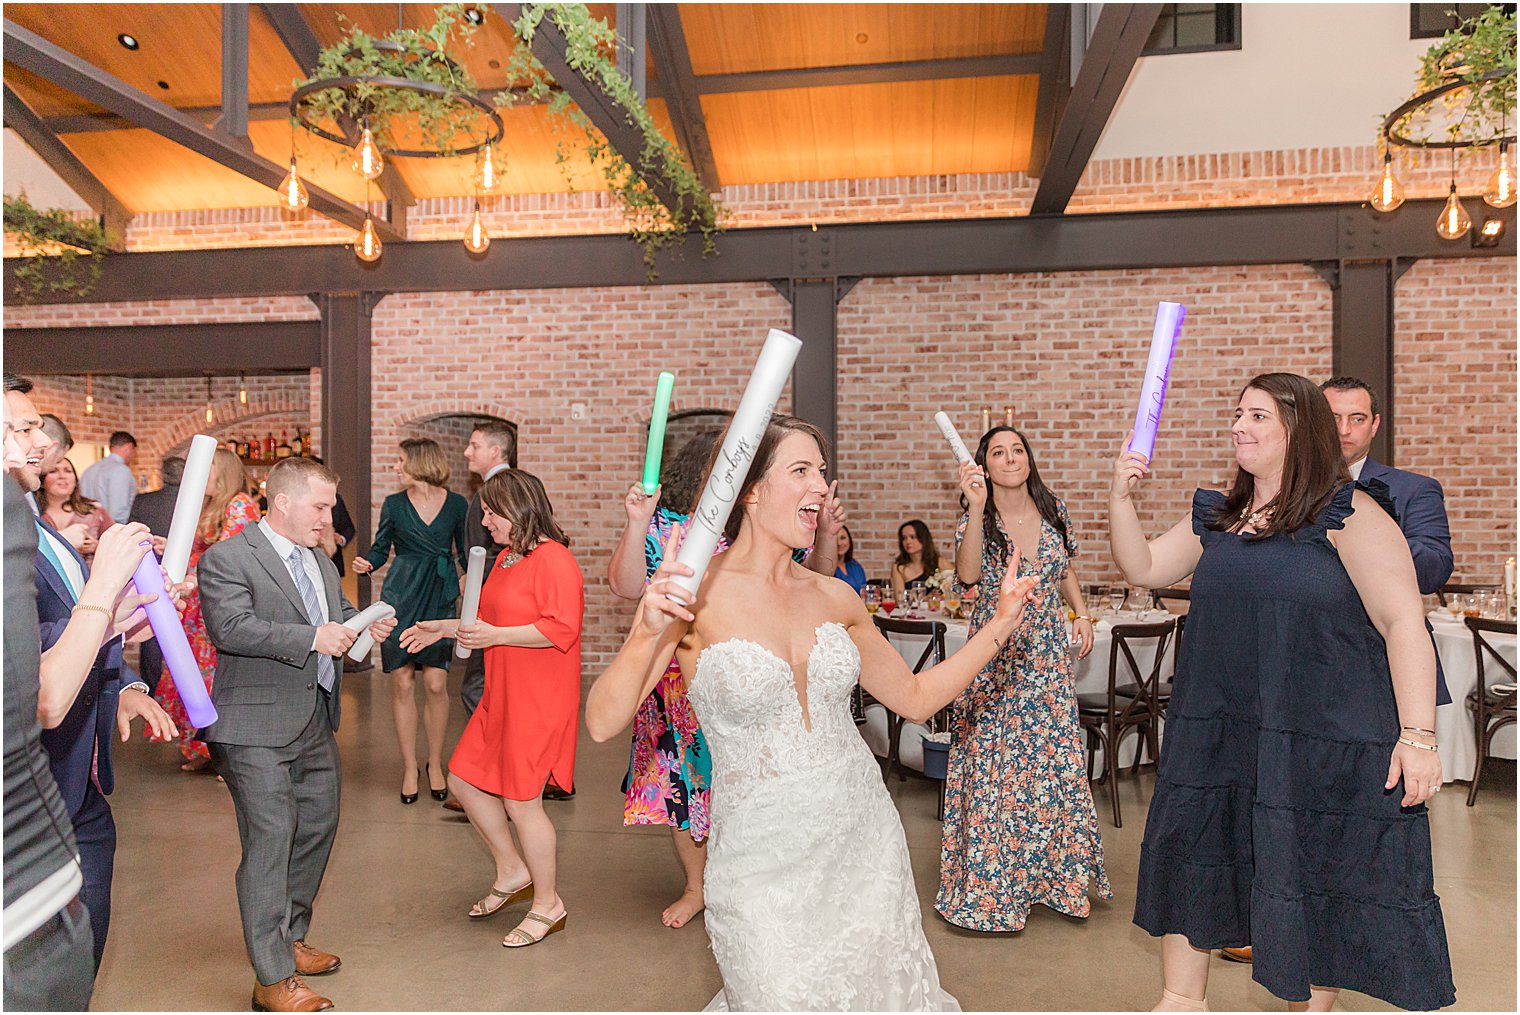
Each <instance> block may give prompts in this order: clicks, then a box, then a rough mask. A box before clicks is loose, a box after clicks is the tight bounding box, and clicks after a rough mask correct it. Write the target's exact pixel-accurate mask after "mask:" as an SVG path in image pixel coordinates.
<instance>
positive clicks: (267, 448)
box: [264, 430, 274, 462]
mask: <svg viewBox="0 0 1520 1015" xmlns="http://www.w3.org/2000/svg"><path fill="white" fill-rule="evenodd" d="M264 460H265V461H266V462H272V461H274V431H273V430H271V431H269V433H267V434H265V435H264Z"/></svg>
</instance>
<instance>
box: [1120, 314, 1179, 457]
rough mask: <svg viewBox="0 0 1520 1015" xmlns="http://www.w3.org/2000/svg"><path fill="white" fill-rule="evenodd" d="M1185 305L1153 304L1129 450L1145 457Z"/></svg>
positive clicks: (1158, 417) (1150, 448) (1152, 439)
mask: <svg viewBox="0 0 1520 1015" xmlns="http://www.w3.org/2000/svg"><path fill="white" fill-rule="evenodd" d="M1186 316H1187V308H1186V307H1184V306H1183V305H1182V304H1181V303H1167V302H1165V301H1163V302H1161V303H1158V304H1156V326H1155V328H1154V329H1153V330H1152V332H1151V351H1150V355H1149V356H1148V357H1147V358H1146V362H1145V381H1144V383H1143V384H1142V385H1141V387H1140V404H1139V406H1138V407H1137V408H1136V409H1135V435H1134V436H1133V437H1132V438H1130V442H1129V450H1131V451H1135V452H1138V453H1140V454H1142V455H1144V456H1145V457H1146V460H1147V461H1148V460H1149V459H1150V457H1151V454H1152V453H1153V452H1154V451H1155V450H1156V430H1157V429H1158V428H1159V427H1160V426H1161V407H1162V405H1163V404H1164V403H1165V401H1166V382H1167V378H1168V376H1169V375H1170V374H1171V370H1172V354H1173V352H1175V351H1176V348H1177V336H1179V335H1180V334H1182V320H1183V318H1184V317H1186Z"/></svg>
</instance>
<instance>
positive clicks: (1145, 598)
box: [1130, 589, 1151, 614]
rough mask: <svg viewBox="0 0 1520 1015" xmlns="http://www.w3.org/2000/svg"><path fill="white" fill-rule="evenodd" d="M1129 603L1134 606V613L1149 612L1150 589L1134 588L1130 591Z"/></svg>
mask: <svg viewBox="0 0 1520 1015" xmlns="http://www.w3.org/2000/svg"><path fill="white" fill-rule="evenodd" d="M1130 605H1131V606H1133V607H1134V608H1135V613H1136V614H1145V613H1149V612H1150V609H1151V590H1150V589H1135V590H1134V591H1133V592H1131V593H1130Z"/></svg>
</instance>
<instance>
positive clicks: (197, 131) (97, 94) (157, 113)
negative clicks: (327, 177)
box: [4, 20, 405, 241]
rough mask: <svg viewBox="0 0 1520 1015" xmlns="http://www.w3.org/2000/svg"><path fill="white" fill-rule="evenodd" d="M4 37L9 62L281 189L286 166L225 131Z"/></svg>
mask: <svg viewBox="0 0 1520 1015" xmlns="http://www.w3.org/2000/svg"><path fill="white" fill-rule="evenodd" d="M4 32H5V59H6V61H7V62H9V63H14V64H15V65H16V66H18V67H20V68H22V69H23V70H27V71H30V72H31V73H33V74H36V75H37V76H38V77H40V78H42V79H43V80H45V81H48V82H51V83H52V84H54V85H57V86H58V87H59V88H62V89H64V90H65V91H69V92H72V93H74V94H75V95H78V96H79V97H80V98H82V99H84V100H85V101H87V102H92V103H94V104H96V105H98V106H102V107H104V108H105V109H108V110H110V111H111V112H113V113H115V114H117V115H118V116H122V117H125V118H126V119H128V120H130V121H132V122H133V123H134V124H136V125H137V126H139V127H144V128H146V129H148V130H151V131H153V132H154V133H156V134H160V135H162V136H163V137H166V138H168V139H169V140H170V141H173V142H175V143H176V144H180V145H183V146H184V147H186V148H189V149H190V150H191V151H193V152H195V153H196V154H198V155H202V156H204V157H206V158H208V159H211V160H212V161H213V162H216V163H218V164H220V165H223V166H226V167H227V168H228V169H231V170H232V171H233V172H236V173H239V174H241V175H243V176H246V177H248V178H249V179H250V180H253V181H255V182H257V183H261V184H263V185H264V186H266V187H268V188H269V189H270V190H278V189H279V186H280V181H281V180H283V179H284V178H285V174H286V173H287V172H288V167H286V166H281V165H278V164H276V163H274V162H271V161H269V160H268V159H266V158H264V157H263V156H261V155H258V154H257V153H255V152H254V151H253V149H252V148H251V147H249V146H247V145H246V143H239V142H238V141H237V139H235V138H233V137H230V136H229V135H227V134H224V133H222V132H221V131H218V130H214V129H210V128H207V127H205V126H203V125H202V124H200V123H198V122H196V121H195V120H194V119H193V118H191V117H189V116H186V115H185V114H184V113H182V112H180V111H179V110H177V109H175V108H174V107H173V106H170V105H168V104H166V103H163V102H160V101H158V100H157V99H155V98H153V97H151V96H149V95H147V94H145V93H144V92H142V91H139V90H138V89H136V88H133V87H132V86H131V85H129V84H127V83H126V82H125V81H122V80H121V79H120V78H117V77H115V76H113V75H111V74H108V73H106V72H105V71H103V70H101V69H100V68H99V67H96V66H94V65H93V64H90V63H87V62H85V61H84V60H81V59H80V58H79V57H77V56H75V55H73V54H72V53H69V52H68V51H66V50H64V49H62V48H60V47H58V46H55V45H54V44H53V43H51V42H49V41H47V40H46V39H44V38H43V37H42V36H40V35H37V34H36V33H34V32H30V31H27V30H26V29H25V28H22V27H21V26H20V25H18V24H16V23H14V22H12V21H10V20H6V21H5V22H4ZM307 190H308V192H309V193H310V195H311V209H312V211H315V212H317V213H319V214H322V215H326V216H327V217H328V218H331V219H335V220H336V221H338V222H342V223H344V224H345V225H349V226H352V227H353V228H355V229H359V228H361V227H362V226H363V224H364V210H363V209H362V208H359V207H358V206H357V205H353V204H350V203H349V202H347V201H345V200H343V199H342V198H341V197H338V196H337V195H336V194H333V193H331V192H329V191H326V190H323V189H322V188H321V187H318V186H316V185H315V184H310V183H308V185H307ZM375 228H376V231H377V232H379V233H380V236H381V238H382V239H383V240H387V241H390V240H402V239H405V237H404V236H403V235H401V233H399V232H397V231H396V230H395V229H394V228H392V227H391V225H390V224H389V223H387V222H385V221H384V220H381V221H380V222H377V223H376V227H375Z"/></svg>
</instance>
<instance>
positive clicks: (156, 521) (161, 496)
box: [127, 455, 185, 687]
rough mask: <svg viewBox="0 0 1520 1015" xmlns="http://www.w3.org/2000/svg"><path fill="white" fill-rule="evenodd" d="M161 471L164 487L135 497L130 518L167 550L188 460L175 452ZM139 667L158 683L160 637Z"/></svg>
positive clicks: (142, 654)
mask: <svg viewBox="0 0 1520 1015" xmlns="http://www.w3.org/2000/svg"><path fill="white" fill-rule="evenodd" d="M159 472H160V474H161V475H162V476H163V478H164V485H163V487H162V488H161V489H158V490H154V491H153V492H152V493H140V494H138V495H137V499H136V500H134V501H132V514H131V515H130V516H128V518H127V521H129V522H142V523H143V524H144V525H146V526H147V527H148V531H149V532H151V533H153V535H154V536H155V537H156V538H155V539H154V540H153V548H154V549H156V550H158V551H159V552H160V553H162V552H163V546H164V544H163V540H164V539H166V538H167V537H168V535H169V524H170V523H171V522H173V521H174V502H175V500H177V499H178V498H179V481H180V479H181V478H182V477H183V476H184V474H185V460H184V459H183V458H181V457H180V456H179V455H171V456H169V457H168V458H165V459H164V460H163V463H162V464H161V465H160V466H159ZM138 652H139V655H138V664H137V668H138V669H139V670H140V671H141V672H142V678H143V680H144V681H146V682H147V684H148V686H149V687H157V686H158V680H159V678H160V677H162V676H163V675H164V654H163V653H162V652H160V651H159V650H158V639H157V638H149V639H148V640H147V641H145V642H143V643H142V646H141V647H140V648H139V650H138Z"/></svg>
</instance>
